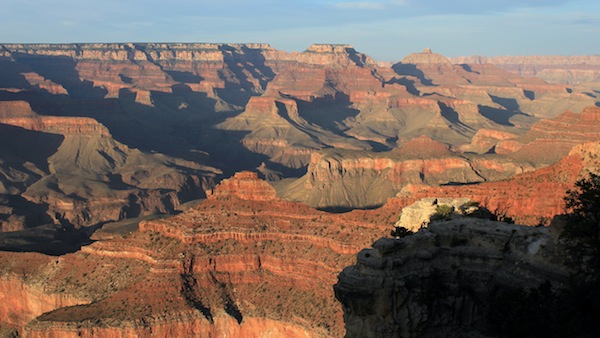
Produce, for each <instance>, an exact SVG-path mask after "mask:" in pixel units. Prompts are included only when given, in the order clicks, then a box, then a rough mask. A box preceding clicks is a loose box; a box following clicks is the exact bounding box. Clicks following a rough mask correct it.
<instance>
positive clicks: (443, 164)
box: [277, 137, 530, 209]
mask: <svg viewBox="0 0 600 338" xmlns="http://www.w3.org/2000/svg"><path fill="white" fill-rule="evenodd" d="M527 170H530V167H528V166H521V165H519V164H514V163H511V162H507V161H502V160H500V161H498V160H491V159H486V158H485V157H476V156H473V157H465V156H462V155H461V154H458V153H455V152H453V151H451V150H450V149H449V148H448V146H446V145H444V144H442V143H439V142H436V141H434V140H431V139H430V138H428V137H420V138H416V139H413V140H411V141H409V142H407V143H405V144H404V145H402V146H401V147H399V148H397V149H394V150H392V151H390V152H385V153H376V154H372V153H365V152H352V151H341V150H336V151H324V152H321V153H315V154H313V156H312V157H311V162H310V164H309V166H308V172H307V174H306V175H305V176H303V177H302V178H300V179H298V180H296V181H294V182H287V184H286V183H283V184H278V186H277V188H278V192H279V195H280V196H283V197H285V198H287V199H292V200H298V201H302V202H304V203H307V204H309V205H311V206H314V207H318V208H324V209H328V208H331V209H344V208H352V207H357V206H358V207H363V208H365V207H373V206H379V205H382V204H384V203H385V202H386V200H387V199H388V198H390V197H392V196H394V195H395V194H396V193H398V192H399V191H400V190H401V189H402V188H403V187H405V186H406V185H409V184H425V185H432V186H437V185H441V184H457V183H474V182H483V181H486V180H496V179H501V178H507V177H511V176H513V175H514V174H516V173H522V172H524V171H527Z"/></svg>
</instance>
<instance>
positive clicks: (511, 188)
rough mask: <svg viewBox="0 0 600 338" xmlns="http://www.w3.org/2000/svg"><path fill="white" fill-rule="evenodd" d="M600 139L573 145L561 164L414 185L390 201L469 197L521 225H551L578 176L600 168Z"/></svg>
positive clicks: (403, 204) (401, 203) (404, 203)
mask: <svg viewBox="0 0 600 338" xmlns="http://www.w3.org/2000/svg"><path fill="white" fill-rule="evenodd" d="M599 155H600V145H599V144H598V142H592V143H585V144H581V145H577V146H575V147H573V149H572V150H571V152H569V154H568V155H567V156H565V157H564V158H563V159H561V160H560V161H559V162H558V163H556V164H554V165H551V166H548V167H545V168H541V169H538V170H535V171H531V172H527V173H523V174H519V175H516V176H514V177H513V178H511V179H508V180H502V181H496V182H484V183H481V184H476V185H463V186H460V185H458V186H440V187H427V186H418V185H411V186H407V187H405V188H404V190H403V191H401V192H400V193H399V194H398V195H397V196H396V197H395V199H398V201H394V199H392V200H390V201H389V202H388V203H390V204H392V205H393V204H395V203H397V205H399V206H405V205H408V204H411V203H413V202H414V201H416V200H419V199H421V198H424V197H435V198H442V197H449V198H458V197H466V198H469V199H470V200H472V201H474V202H478V203H479V204H480V205H481V206H483V207H485V208H487V209H488V210H490V211H491V212H492V213H493V214H496V215H498V216H508V217H511V218H512V219H514V220H515V221H516V222H517V223H519V224H529V225H538V224H544V225H547V224H548V223H549V221H550V220H551V219H552V218H553V217H554V216H556V215H560V214H562V213H563V212H564V201H563V197H564V196H565V194H566V191H567V190H568V189H571V188H572V187H573V184H574V183H575V181H577V180H578V179H581V178H583V177H585V176H586V175H587V173H588V172H590V171H591V172H597V170H598V168H599V167H600V163H599V162H598V159H599V158H600V156H599Z"/></svg>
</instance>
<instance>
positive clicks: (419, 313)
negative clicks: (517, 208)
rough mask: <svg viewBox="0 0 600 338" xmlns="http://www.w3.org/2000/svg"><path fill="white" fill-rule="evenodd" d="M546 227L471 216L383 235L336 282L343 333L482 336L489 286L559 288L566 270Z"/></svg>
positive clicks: (555, 240)
mask: <svg viewBox="0 0 600 338" xmlns="http://www.w3.org/2000/svg"><path fill="white" fill-rule="evenodd" d="M558 249H559V244H558V236H557V234H555V233H553V231H552V229H551V228H540V227H536V228H533V227H524V226H517V225H509V224H506V223H502V222H492V221H486V220H481V219H474V218H463V219H457V220H452V221H449V222H441V223H434V224H431V225H430V226H429V228H427V229H422V230H421V231H419V232H418V233H416V234H415V235H412V236H408V237H404V238H401V239H393V238H382V239H380V240H378V241H377V242H375V243H374V244H373V248H372V249H364V250H362V251H361V252H360V253H359V254H358V256H357V263H356V264H355V265H353V266H350V267H347V268H345V269H344V270H343V271H342V273H341V274H340V275H339V282H338V283H337V284H336V285H335V286H334V290H335V296H336V298H337V299H338V300H339V301H340V302H341V303H342V305H343V310H344V321H345V323H346V331H347V334H346V337H423V336H440V337H442V336H454V335H457V334H460V335H462V336H465V335H468V336H471V335H474V336H485V335H486V334H487V333H489V329H490V328H489V323H487V322H486V319H485V315H484V313H485V310H486V306H487V305H488V304H486V297H487V296H488V295H489V294H490V292H492V290H493V288H498V287H500V288H502V287H508V288H523V289H529V288H535V287H538V286H539V285H541V284H542V283H545V282H550V284H551V285H552V286H553V287H557V286H559V285H561V284H562V283H563V282H565V281H566V279H567V276H568V271H566V269H565V268H564V266H563V258H562V257H561V256H559V252H560V250H558Z"/></svg>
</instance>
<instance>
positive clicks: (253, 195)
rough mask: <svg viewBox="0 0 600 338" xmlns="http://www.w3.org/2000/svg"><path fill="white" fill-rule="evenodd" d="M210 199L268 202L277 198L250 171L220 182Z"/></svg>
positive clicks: (256, 175)
mask: <svg viewBox="0 0 600 338" xmlns="http://www.w3.org/2000/svg"><path fill="white" fill-rule="evenodd" d="M208 196H209V197H210V198H217V199H219V198H239V199H243V200H252V201H269V200H274V199H275V198H276V197H277V194H276V192H275V189H274V188H273V187H271V186H270V185H269V184H268V183H267V182H265V181H263V180H261V179H259V178H258V174H257V173H254V172H250V171H246V172H239V173H236V174H235V175H233V177H231V178H229V179H225V180H223V181H221V182H220V183H219V184H218V185H217V187H216V188H215V189H214V190H213V192H212V193H210V194H209V195H208Z"/></svg>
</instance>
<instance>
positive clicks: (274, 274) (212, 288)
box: [0, 173, 389, 337]
mask: <svg viewBox="0 0 600 338" xmlns="http://www.w3.org/2000/svg"><path fill="white" fill-rule="evenodd" d="M267 186H268V184H267V183H266V182H264V181H261V180H258V179H257V177H256V175H255V174H253V173H238V174H236V175H234V176H233V177H232V178H230V179H228V180H225V181H224V182H223V183H222V184H220V185H218V186H217V187H215V189H214V190H215V191H214V193H213V195H211V197H210V198H209V199H207V200H204V201H203V202H202V203H200V204H199V205H197V206H195V207H193V208H191V209H188V210H187V211H185V212H183V213H181V214H179V215H177V216H174V217H170V218H163V219H155V220H146V221H142V222H141V223H140V224H139V231H134V232H132V233H130V232H129V231H131V230H129V231H128V232H127V234H119V233H118V232H117V233H113V235H112V236H110V234H109V233H105V235H104V236H101V237H102V238H104V240H100V241H97V242H95V243H93V244H91V245H89V246H86V247H83V248H82V250H81V252H77V253H73V254H69V255H66V256H63V257H60V258H58V259H55V258H51V257H48V256H41V255H34V254H11V253H0V254H1V255H2V262H3V263H2V264H0V268H1V269H2V270H1V271H2V273H13V274H16V275H18V276H20V277H19V279H20V280H21V283H23V284H25V285H26V286H25V287H24V290H29V289H28V288H30V287H32V286H33V285H39V287H40V289H41V290H48V291H47V292H48V293H52V292H53V290H62V294H63V297H65V298H68V297H80V295H81V298H77V299H80V300H81V301H80V302H78V303H77V304H79V305H77V306H65V305H74V304H60V303H58V304H54V303H51V304H48V307H47V308H45V309H44V312H45V313H43V314H42V313H40V312H35V313H29V312H26V311H23V313H20V312H19V313H17V314H16V315H15V317H13V318H14V320H13V321H7V320H6V317H1V318H0V322H2V323H3V325H5V327H6V326H8V327H12V328H14V329H16V330H17V331H18V333H19V334H24V335H26V336H32V337H58V336H61V337H62V336H67V337H68V336H76V335H80V336H90V337H91V336H94V337H104V336H114V335H138V336H153V335H169V336H171V335H179V336H180V335H189V334H190V332H193V333H194V334H198V335H202V336H206V337H219V336H222V335H224V334H228V335H235V336H242V337H246V336H249V337H255V336H264V335H265V334H270V335H274V336H286V337H341V336H342V335H343V332H344V330H343V322H342V314H341V311H340V308H339V306H337V304H336V302H335V299H334V298H333V295H332V294H331V291H330V290H331V287H332V285H333V284H334V283H335V278H336V275H337V273H338V271H339V270H340V269H341V268H342V267H343V266H346V265H348V264H350V263H351V262H352V260H353V256H354V255H355V254H356V253H357V252H358V251H359V249H360V248H361V247H362V246H364V245H367V244H368V243H370V242H371V241H373V240H374V239H375V238H377V237H379V236H381V235H383V234H385V233H386V232H387V231H389V225H388V224H385V225H381V223H380V221H375V219H377V218H378V217H381V215H380V213H377V212H371V213H370V214H372V216H369V214H368V212H361V213H359V214H354V213H349V214H344V215H335V214H334V215H332V214H327V213H325V212H320V211H316V210H314V209H311V208H309V207H307V206H305V205H302V204H296V203H291V202H286V201H283V200H279V199H277V198H274V197H273V195H272V193H273V190H272V189H271V190H270V189H268V188H267ZM254 187H259V188H260V189H258V190H257V191H253V188H254ZM247 189H249V190H247ZM265 196H268V198H265ZM240 197H241V198H240ZM371 217H373V220H371V221H369V219H370V218H371ZM109 238H111V239H109ZM26 257H33V258H35V259H36V260H35V261H33V262H32V261H31V258H27V259H29V263H26V262H27V259H25V258H26ZM15 262H20V263H15ZM90 279H92V280H94V281H95V283H94V285H93V286H92V285H90V284H89V283H88V282H87V281H89V280H90ZM0 294H1V293H0ZM5 295H6V298H5V300H6V301H7V302H13V301H15V299H12V298H10V293H6V294H5ZM307 300H309V301H307Z"/></svg>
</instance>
